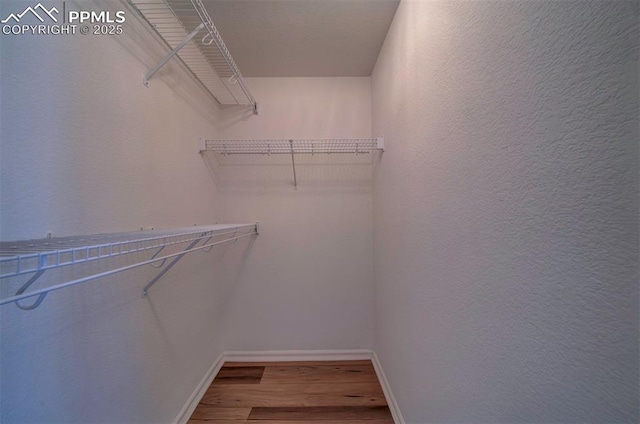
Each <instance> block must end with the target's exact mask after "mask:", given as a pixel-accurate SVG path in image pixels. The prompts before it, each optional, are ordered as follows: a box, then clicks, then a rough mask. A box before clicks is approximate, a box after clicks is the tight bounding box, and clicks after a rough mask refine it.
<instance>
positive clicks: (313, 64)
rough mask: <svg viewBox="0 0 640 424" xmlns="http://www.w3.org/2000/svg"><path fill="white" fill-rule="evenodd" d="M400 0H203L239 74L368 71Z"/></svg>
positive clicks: (324, 74)
mask: <svg viewBox="0 0 640 424" xmlns="http://www.w3.org/2000/svg"><path fill="white" fill-rule="evenodd" d="M399 1H400V0H204V1H203V3H204V4H205V5H206V8H207V10H208V12H209V14H210V15H211V18H212V19H213V22H214V23H215V25H216V27H217V28H218V31H219V32H220V34H221V35H222V38H223V39H224V42H225V44H226V45H227V48H228V49H229V51H230V52H231V55H232V56H233V58H234V60H235V62H236V64H237V65H238V68H240V72H241V73H242V75H243V76H245V77H335V76H369V75H371V71H372V70H373V67H374V65H375V62H376V59H377V57H378V53H379V52H380V48H381V47H382V43H383V42H384V39H385V36H386V35H387V30H388V29H389V25H390V24H391V21H392V20H393V16H394V14H395V12H396V8H397V7H398V3H399Z"/></svg>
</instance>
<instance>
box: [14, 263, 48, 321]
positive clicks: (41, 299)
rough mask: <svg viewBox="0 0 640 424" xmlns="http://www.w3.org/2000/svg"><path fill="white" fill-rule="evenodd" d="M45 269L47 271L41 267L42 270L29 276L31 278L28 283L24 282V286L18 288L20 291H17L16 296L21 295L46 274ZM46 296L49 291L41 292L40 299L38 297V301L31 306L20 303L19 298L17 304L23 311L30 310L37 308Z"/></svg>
mask: <svg viewBox="0 0 640 424" xmlns="http://www.w3.org/2000/svg"><path fill="white" fill-rule="evenodd" d="M44 271H45V270H44V269H41V270H40V271H38V272H36V273H35V274H34V275H33V276H32V277H31V278H29V280H28V281H27V282H26V283H24V284H23V285H22V287H20V288H19V289H18V291H17V292H16V296H20V295H21V294H22V293H24V292H25V290H27V289H28V288H29V286H30V285H31V284H33V283H35V282H36V280H37V279H38V278H40V276H41V275H42V274H44ZM34 296H35V295H34ZM46 296H47V293H41V294H40V295H39V296H38V299H36V301H35V302H34V303H33V304H32V305H29V306H23V305H21V304H20V303H19V302H20V301H19V300H16V306H17V307H18V308H20V309H22V310H23V311H30V310H32V309H35V308H37V307H38V306H39V305H40V304H41V303H42V301H43V300H44V298H45V297H46Z"/></svg>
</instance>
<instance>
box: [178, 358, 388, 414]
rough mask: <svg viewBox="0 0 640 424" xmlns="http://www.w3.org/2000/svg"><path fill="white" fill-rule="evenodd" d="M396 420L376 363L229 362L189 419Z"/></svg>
mask: <svg viewBox="0 0 640 424" xmlns="http://www.w3.org/2000/svg"><path fill="white" fill-rule="evenodd" d="M205 422H206V423H209V424H240V423H255V424H303V423H304V424H329V423H331V424H347V423H356V424H357V423H361V424H362V423H371V424H393V419H392V418H391V413H390V412H389V407H388V406H387V401H386V400H385V398H384V394H383V393H382V388H381V387H380V383H379V382H378V379H377V377H376V373H375V371H374V369H373V365H372V364H371V361H339V362H264V363H258V362H251V363H248V362H227V363H225V364H224V366H223V367H222V369H221V370H220V372H219V373H218V375H217V376H216V378H215V379H214V380H213V383H212V384H211V386H209V389H208V390H207V392H206V393H205V395H204V397H203V398H202V400H201V401H200V403H199V404H198V407H197V408H196V410H195V411H194V412H193V415H192V416H191V419H190V420H189V423H191V424H196V423H205Z"/></svg>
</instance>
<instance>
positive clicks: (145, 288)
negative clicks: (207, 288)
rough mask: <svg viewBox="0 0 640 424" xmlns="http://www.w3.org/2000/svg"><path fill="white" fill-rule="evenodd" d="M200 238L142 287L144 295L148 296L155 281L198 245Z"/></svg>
mask: <svg viewBox="0 0 640 424" xmlns="http://www.w3.org/2000/svg"><path fill="white" fill-rule="evenodd" d="M200 240H202V239H197V240H194V241H192V242H191V244H190V245H189V246H188V247H187V248H186V249H184V253H181V254H180V255H178V256H176V257H175V258H174V259H173V260H172V261H171V262H170V263H169V265H167V266H166V267H164V269H163V270H162V271H160V272H159V273H158V275H156V276H155V277H154V278H153V280H151V281H149V283H147V285H146V286H144V288H143V289H142V297H147V294H148V292H149V289H150V288H151V286H153V285H154V284H155V283H157V282H158V280H159V279H160V278H162V276H163V275H164V274H166V273H167V272H168V271H169V270H170V269H171V268H172V267H173V266H174V265H175V264H177V263H178V261H179V260H180V259H182V258H183V257H184V255H186V254H187V253H189V252H187V251H188V250H191V249H193V248H194V247H196V244H198V243H200Z"/></svg>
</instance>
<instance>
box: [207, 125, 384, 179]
mask: <svg viewBox="0 0 640 424" xmlns="http://www.w3.org/2000/svg"><path fill="white" fill-rule="evenodd" d="M206 152H213V153H215V154H218V155H222V156H232V155H265V156H271V155H288V156H291V166H292V171H293V186H294V188H298V178H297V174H296V159H295V158H296V156H297V155H312V156H313V155H330V154H343V155H345V154H352V155H367V154H372V153H374V152H384V137H377V138H331V139H320V138H318V139H264V140H239V139H226V140H203V141H201V146H200V154H203V153H206Z"/></svg>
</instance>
